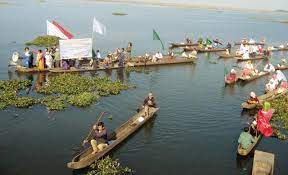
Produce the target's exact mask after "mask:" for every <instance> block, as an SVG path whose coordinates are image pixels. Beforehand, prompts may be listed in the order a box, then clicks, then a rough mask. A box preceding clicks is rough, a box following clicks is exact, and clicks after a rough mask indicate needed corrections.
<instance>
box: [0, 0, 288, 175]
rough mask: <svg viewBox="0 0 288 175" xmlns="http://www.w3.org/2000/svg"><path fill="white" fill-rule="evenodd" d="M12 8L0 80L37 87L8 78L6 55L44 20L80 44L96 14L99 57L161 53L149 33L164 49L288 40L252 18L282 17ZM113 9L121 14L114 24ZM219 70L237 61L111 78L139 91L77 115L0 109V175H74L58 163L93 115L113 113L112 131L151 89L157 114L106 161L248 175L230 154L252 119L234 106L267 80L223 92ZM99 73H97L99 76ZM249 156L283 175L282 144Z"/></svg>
mask: <svg viewBox="0 0 288 175" xmlns="http://www.w3.org/2000/svg"><path fill="white" fill-rule="evenodd" d="M14 2H15V4H12V5H8V6H0V23H1V32H0V38H1V40H0V47H1V49H0V58H1V59H0V79H19V78H20V79H25V78H33V79H34V80H35V81H36V80H37V78H38V76H39V75H38V74H35V75H32V77H31V75H18V74H15V73H9V74H8V73H7V72H8V71H7V63H8V60H9V59H10V57H11V55H12V53H13V52H14V51H16V50H17V51H20V52H22V50H23V47H24V43H25V42H26V41H28V40H31V39H33V38H34V37H36V36H38V35H42V34H45V31H46V19H49V20H53V19H56V20H57V21H58V22H60V23H62V24H63V25H64V26H65V27H66V28H68V29H69V30H70V31H71V32H72V33H73V34H74V35H75V36H77V38H81V37H91V33H92V19H93V17H94V16H95V17H96V18H97V19H98V20H99V21H101V22H102V23H104V24H105V25H107V28H108V31H107V32H108V33H107V35H106V36H105V37H103V36H99V35H96V38H95V48H100V50H101V51H103V52H107V51H108V50H114V49H115V48H117V47H125V46H126V44H127V42H128V41H131V42H133V44H134V45H133V47H134V52H133V54H134V55H140V54H144V53H145V52H156V51H157V50H159V49H160V44H159V42H157V41H153V40H152V29H155V30H156V31H158V33H159V35H160V37H161V39H162V40H163V41H164V42H165V43H166V46H168V43H169V42H170V41H180V40H183V38H184V36H185V35H189V36H192V38H193V39H194V40H196V39H197V38H198V37H199V36H202V37H219V38H221V39H223V40H224V41H236V40H239V39H241V38H242V37H243V36H252V37H255V38H262V37H266V39H267V42H269V43H273V44H280V43H281V42H286V41H288V35H286V31H287V28H288V26H287V25H284V24H280V23H275V22H269V21H261V20H253V19H252V18H279V17H281V15H280V14H263V13H251V12H249V13H248V12H247V13H243V12H241V13H240V12H232V11H224V12H222V11H212V10H196V9H173V8H165V7H162V8H160V7H152V6H137V5H131V4H130V5H127V4H120V5H119V4H113V3H81V4H80V3H78V2H77V1H72V2H70V3H68V2H67V1H64V2H60V1H57V2H56V1H49V2H47V3H38V1H27V2H26V3H24V2H23V1H14ZM115 11H123V12H126V13H128V15H127V16H121V17H120V16H112V12H115ZM282 16H283V15H282ZM285 56H287V54H286V53H285V52H284V53H282V52H280V53H276V54H274V55H273V62H274V63H278V62H280V58H282V57H285ZM211 62H216V63H217V64H212V63H211ZM225 65H226V66H227V67H229V68H231V67H232V66H233V65H236V63H235V61H234V60H218V59H217V57H216V55H215V54H202V55H199V59H198V60H197V62H196V64H186V65H177V66H162V67H153V68H150V69H149V70H151V72H150V73H149V74H144V73H130V74H127V73H125V72H123V71H113V72H112V73H111V77H112V78H113V79H115V78H120V79H123V81H124V82H127V83H131V84H135V85H136V86H137V88H136V89H132V90H128V91H124V92H122V93H121V95H118V96H110V97H105V98H101V100H100V101H99V102H98V103H97V104H94V105H92V106H90V107H88V108H84V109H78V108H73V107H69V108H68V109H66V110H65V111H61V112H53V113H51V112H48V111H47V110H46V109H45V108H44V107H42V106H34V107H33V108H29V109H15V108H9V109H6V110H4V111H0V116H1V117H0V140H1V141H0V153H1V154H0V155H1V159H0V174H3V175H15V174H18V175H20V174H25V175H28V174H29V175H36V174H42V175H51V174H59V175H65V174H66V175H67V174H72V173H73V172H72V171H71V170H70V169H68V168H66V163H67V162H69V161H70V160H71V158H72V154H73V149H75V148H77V147H78V146H79V143H80V142H81V140H82V139H83V137H84V136H85V135H86V134H87V132H88V130H89V126H90V125H91V123H93V122H94V121H95V120H96V116H97V115H98V114H99V113H100V112H101V111H108V112H109V113H111V114H112V115H113V120H112V121H109V120H107V119H106V120H105V119H104V122H105V123H106V125H107V127H108V129H109V130H110V131H111V130H112V129H113V128H115V127H117V126H119V125H120V124H121V123H123V122H125V121H126V120H127V119H128V118H129V117H131V116H132V115H133V114H135V112H136V109H137V107H138V105H140V104H141V103H142V101H143V99H144V97H145V96H146V95H147V93H148V92H149V91H150V90H152V91H153V92H154V94H155V96H156V98H157V103H158V105H159V106H160V108H161V109H160V111H159V112H158V113H157V115H156V117H155V118H154V119H153V120H151V121H150V122H148V123H147V124H145V126H144V127H143V128H142V129H141V130H139V132H137V133H136V134H134V135H133V136H132V137H130V138H129V139H128V140H127V141H126V142H125V143H123V144H121V146H120V147H118V148H117V149H116V150H115V151H113V153H112V154H113V157H114V158H119V159H120V162H121V163H122V164H123V165H127V166H129V167H131V168H132V169H134V170H135V171H136V174H139V175H140V174H143V175H148V174H149V175H150V174H151V175H152V174H155V175H156V174H166V175H168V174H169V175H170V174H223V175H224V174H227V175H231V174H235V175H237V174H239V175H242V174H249V173H250V172H251V168H252V161H253V157H251V156H250V157H248V158H245V159H239V158H237V155H236V149H237V139H238V136H239V134H240V132H241V128H243V127H244V126H245V125H246V123H247V122H248V121H250V118H249V116H248V114H247V112H242V109H241V108H240V104H241V103H242V102H243V100H245V98H246V97H247V95H248V94H249V92H250V91H252V90H253V91H255V92H256V93H257V94H263V90H264V84H265V82H267V80H268V77H263V78H261V79H258V80H256V81H253V82H251V83H248V84H245V85H244V84H236V85H235V86H226V87H225V86H224V81H223V76H224V75H223V73H224V72H223V71H224V66H225ZM284 73H285V74H286V75H287V72H284ZM86 74H87V75H89V74H90V73H86ZM105 74H106V73H105V72H99V75H105ZM109 75H110V74H109ZM91 76H96V75H95V74H91ZM257 149H258V150H262V151H267V152H272V153H274V154H275V155H276V163H275V174H283V175H284V174H288V168H287V155H288V149H287V141H279V140H277V139H275V138H263V139H262V140H261V142H260V144H259V145H258V147H257ZM74 173H75V174H77V173H79V172H74Z"/></svg>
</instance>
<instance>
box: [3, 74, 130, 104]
mask: <svg viewBox="0 0 288 175" xmlns="http://www.w3.org/2000/svg"><path fill="white" fill-rule="evenodd" d="M31 85H32V83H31V81H29V80H1V81H0V109H5V108H7V107H8V106H15V107H19V108H25V107H30V106H33V105H35V104H42V105H45V106H46V107H47V108H48V109H49V110H63V109H65V108H66V107H67V104H70V105H73V106H76V107H86V106H90V105H91V104H93V103H95V102H96V101H97V100H98V99H99V97H100V96H108V95H117V94H120V92H121V91H122V90H127V89H129V88H131V86H129V85H126V84H123V83H121V82H120V81H112V80H110V79H109V78H108V77H84V76H81V75H78V74H60V75H56V76H51V77H49V80H48V81H47V83H46V84H45V85H44V86H41V87H38V88H37V89H36V92H37V93H39V94H43V95H45V96H44V97H38V98H36V97H31V96H28V95H27V96H20V95H19V94H18V93H19V91H20V90H24V89H27V88H28V87H30V86H31Z"/></svg>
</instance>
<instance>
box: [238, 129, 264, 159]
mask: <svg viewBox="0 0 288 175" xmlns="http://www.w3.org/2000/svg"><path fill="white" fill-rule="evenodd" d="M261 137H262V134H258V136H255V137H254V138H255V142H254V143H252V144H251V145H250V147H249V148H248V149H243V148H242V147H241V145H240V144H238V148H237V153H238V154H239V155H241V156H247V155H248V154H249V153H250V152H251V151H252V150H253V148H254V147H255V146H256V145H257V143H258V142H259V141H260V139H261Z"/></svg>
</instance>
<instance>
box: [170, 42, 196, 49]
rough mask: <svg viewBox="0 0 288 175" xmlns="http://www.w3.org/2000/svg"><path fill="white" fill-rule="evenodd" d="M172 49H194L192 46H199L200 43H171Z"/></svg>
mask: <svg viewBox="0 0 288 175" xmlns="http://www.w3.org/2000/svg"><path fill="white" fill-rule="evenodd" d="M170 45H171V47H170V48H178V47H192V46H198V43H191V44H188V43H170Z"/></svg>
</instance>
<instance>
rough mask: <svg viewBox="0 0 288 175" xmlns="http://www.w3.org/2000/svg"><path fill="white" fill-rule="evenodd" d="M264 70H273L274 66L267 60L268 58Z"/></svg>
mask: <svg viewBox="0 0 288 175" xmlns="http://www.w3.org/2000/svg"><path fill="white" fill-rule="evenodd" d="M263 70H264V72H269V73H271V72H275V67H274V66H273V65H272V64H271V63H270V62H269V60H268V61H267V62H266V65H265V66H264V69H263Z"/></svg>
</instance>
